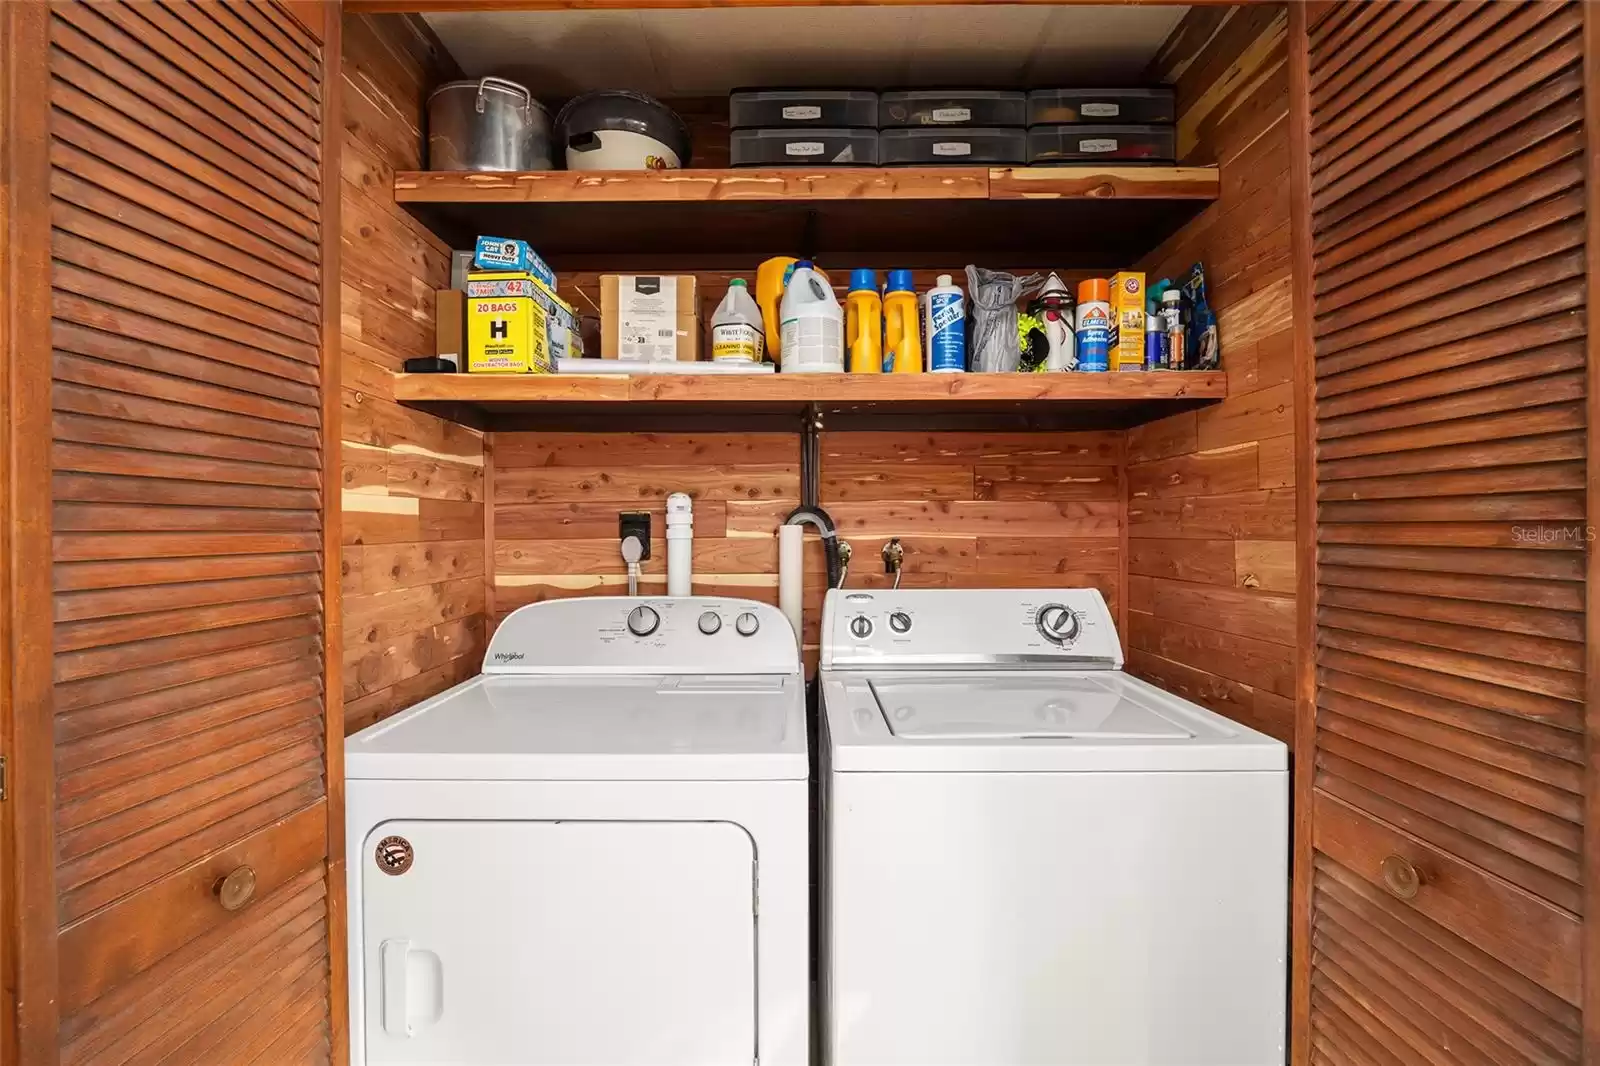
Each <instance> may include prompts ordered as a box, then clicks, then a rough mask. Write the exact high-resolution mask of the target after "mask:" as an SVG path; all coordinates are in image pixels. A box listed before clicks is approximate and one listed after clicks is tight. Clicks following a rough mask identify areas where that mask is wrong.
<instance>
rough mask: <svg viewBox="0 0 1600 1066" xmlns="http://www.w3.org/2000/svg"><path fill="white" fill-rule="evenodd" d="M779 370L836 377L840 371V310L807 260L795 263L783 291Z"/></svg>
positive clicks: (830, 292) (841, 328)
mask: <svg viewBox="0 0 1600 1066" xmlns="http://www.w3.org/2000/svg"><path fill="white" fill-rule="evenodd" d="M780 316H781V318H782V319H783V328H782V330H781V332H782V334H783V340H782V343H783V371H784V373H786V374H794V373H799V374H837V373H839V372H841V371H843V370H844V309H843V308H841V307H840V306H839V301H838V299H837V298H836V297H835V296H834V295H833V287H832V286H830V285H829V284H828V283H827V282H826V281H824V280H823V279H822V278H821V277H820V276H819V275H818V274H817V272H816V271H815V270H813V269H812V267H811V263H810V262H809V261H807V260H804V259H802V260H800V262H798V263H796V264H795V267H794V274H792V275H791V276H790V278H789V285H788V287H787V288H785V289H784V290H783V305H782V310H781V311H780Z"/></svg>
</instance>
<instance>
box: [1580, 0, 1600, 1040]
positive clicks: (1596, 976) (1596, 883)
mask: <svg viewBox="0 0 1600 1066" xmlns="http://www.w3.org/2000/svg"><path fill="white" fill-rule="evenodd" d="M1583 125H1584V139H1585V145H1586V148H1587V151H1586V152H1585V153H1584V158H1585V160H1586V166H1585V173H1584V185H1585V188H1584V192H1585V213H1586V219H1585V221H1586V233H1585V241H1584V244H1585V247H1584V252H1585V256H1584V258H1585V269H1586V272H1587V278H1586V281H1587V295H1586V300H1585V307H1586V308H1587V312H1588V329H1587V333H1586V336H1585V348H1586V356H1587V359H1586V362H1587V366H1588V374H1587V381H1586V387H1587V423H1588V436H1587V441H1586V449H1585V451H1586V462H1587V471H1588V478H1587V482H1588V485H1587V491H1588V508H1587V509H1588V515H1587V517H1588V523H1587V529H1586V530H1585V533H1586V535H1587V537H1588V542H1589V544H1588V558H1587V562H1586V565H1585V589H1586V597H1585V599H1586V607H1587V612H1586V614H1587V616H1586V618H1585V640H1586V644H1585V649H1584V667H1585V671H1586V677H1585V689H1586V693H1587V700H1586V706H1585V712H1584V734H1585V737H1586V739H1587V751H1586V752H1585V757H1586V761H1587V765H1586V766H1585V770H1584V860H1583V879H1584V896H1583V903H1584V908H1583V910H1584V922H1583V1000H1582V1009H1583V1061H1584V1062H1586V1063H1600V554H1597V553H1596V551H1595V545H1594V537H1595V535H1596V531H1597V530H1600V324H1597V322H1596V309H1597V308H1600V9H1597V8H1596V6H1595V5H1594V4H1584V5H1583Z"/></svg>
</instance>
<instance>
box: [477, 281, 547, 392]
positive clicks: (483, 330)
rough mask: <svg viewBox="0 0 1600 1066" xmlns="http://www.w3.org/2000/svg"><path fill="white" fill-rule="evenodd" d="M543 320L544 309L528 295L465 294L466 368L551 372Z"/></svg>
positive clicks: (495, 371) (486, 371)
mask: <svg viewBox="0 0 1600 1066" xmlns="http://www.w3.org/2000/svg"><path fill="white" fill-rule="evenodd" d="M545 322H546V319H545V312H544V308H543V307H541V306H539V303H538V301H536V300H535V299H534V298H533V297H531V296H488V297H473V296H469V297H467V371H468V372H469V373H473V374H549V373H552V372H553V371H554V370H555V363H554V362H552V361H551V358H550V344H549V340H548V335H547V332H546V328H545Z"/></svg>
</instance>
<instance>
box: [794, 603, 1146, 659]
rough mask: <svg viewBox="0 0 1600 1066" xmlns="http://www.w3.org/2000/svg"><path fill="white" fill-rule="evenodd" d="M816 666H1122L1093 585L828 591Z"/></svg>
mask: <svg viewBox="0 0 1600 1066" xmlns="http://www.w3.org/2000/svg"><path fill="white" fill-rule="evenodd" d="M821 664H822V666H823V667H824V668H827V667H830V666H833V667H839V666H880V667H884V666H897V665H900V666H917V667H924V668H925V667H929V666H951V667H959V666H1024V667H1025V666H1033V667H1041V666H1054V667H1059V668H1062V669H1121V667H1122V648H1121V645H1120V643H1119V641H1118V639H1117V628H1116V624H1115V623H1114V622H1113V621H1112V619H1111V612H1110V610H1109V609H1108V608H1107V607H1106V601H1105V597H1103V596H1102V595H1101V594H1100V592H1099V590H1098V589H1082V588H1079V589H894V590H889V591H883V590H877V589H873V590H867V589H861V590H852V589H833V590H831V591H830V592H829V593H828V597H827V600H826V601H825V603H824V606H823V613H822V657H821Z"/></svg>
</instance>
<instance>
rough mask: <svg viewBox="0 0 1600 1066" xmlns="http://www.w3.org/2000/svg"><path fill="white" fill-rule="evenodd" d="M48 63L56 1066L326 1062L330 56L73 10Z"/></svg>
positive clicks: (284, 41) (224, 10) (182, 13)
mask: <svg viewBox="0 0 1600 1066" xmlns="http://www.w3.org/2000/svg"><path fill="white" fill-rule="evenodd" d="M49 69H50V76H51V77H50V104H51V116H50V127H49V132H50V163H51V168H52V169H51V189H50V191H51V196H52V199H51V203H50V211H51V215H50V218H51V224H52V228H53V229H52V254H53V260H54V262H53V266H52V286H53V305H52V316H53V321H52V341H53V347H54V366H53V372H54V393H53V395H54V426H53V429H54V463H53V475H54V497H55V503H54V558H53V560H52V562H53V576H54V586H55V680H56V688H55V714H56V717H55V733H56V764H57V766H56V769H57V807H56V811H55V818H56V844H57V849H56V850H57V855H56V858H57V866H56V879H57V888H58V897H59V913H58V916H57V917H58V919H59V922H60V925H61V960H62V961H61V977H60V981H61V995H60V1003H59V1007H60V1017H61V1025H62V1033H61V1055H62V1061H63V1062H64V1063H69V1064H96V1066H99V1064H122V1063H129V1064H133V1063H156V1062H169V1063H206V1064H230V1063H247V1062H255V1061H259V1062H263V1063H272V1064H278V1063H297V1062H303V1061H318V1060H321V1059H325V1058H326V1055H327V1047H328V1040H329V1034H328V999H329V960H328V943H329V941H328V928H327V923H328V916H327V910H328V909H327V904H326V900H325V888H324V884H323V877H324V873H325V866H324V863H325V860H326V825H325V823H326V813H325V812H326V803H325V797H326V793H327V782H326V780H325V777H326V773H325V771H326V762H325V758H324V749H323V736H324V722H323V714H324V705H323V666H324V664H323V658H322V655H323V653H322V642H321V634H322V576H321V575H322V556H321V550H322V511H321V508H322V499H323V492H324V491H325V489H324V486H323V484H322V466H323V457H322V449H323V432H322V426H321V415H320V411H321V403H322V397H321V390H320V383H321V376H322V371H321V360H322V358H323V352H322V292H323V280H324V279H323V274H322V265H321V260H322V256H321V253H320V242H321V240H322V209H321V199H322V193H321V189H322V184H321V182H322V177H321V167H322V163H321V160H322V153H323V152H324V151H325V150H326V149H325V147H324V143H325V142H324V136H325V131H324V130H323V129H322V99H323V93H324V91H325V86H324V84H323V76H322V75H323V56H322V49H321V46H320V44H319V43H318V41H317V40H316V39H315V38H314V37H313V36H312V35H311V34H309V33H308V32H307V31H306V30H305V29H304V28H303V27H301V26H300V25H299V24H298V23H297V22H296V21H295V20H294V19H293V18H292V17H291V16H289V15H288V13H286V12H285V11H283V10H281V9H278V8H276V7H275V6H273V4H272V3H271V2H270V0H267V2H250V3H246V2H229V3H213V2H204V3H201V2H191V0H161V2H154V0H126V2H123V0H112V2H96V3H84V2H70V3H57V4H54V5H52V15H51V26H50V57H49ZM41 562H42V561H41ZM240 865H248V866H250V867H251V868H252V869H253V870H254V872H255V875H256V879H257V884H256V892H255V896H254V898H253V899H251V900H250V901H249V902H248V903H247V904H246V905H245V906H244V907H243V908H242V909H239V910H237V911H228V910H225V909H224V908H223V907H222V906H221V904H220V902H219V901H218V900H217V899H215V898H214V897H213V895H212V892H211V889H212V883H213V881H214V880H215V879H216V877H217V876H219V875H220V874H222V873H225V872H228V871H229V870H231V869H233V868H236V867H237V866H240Z"/></svg>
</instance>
